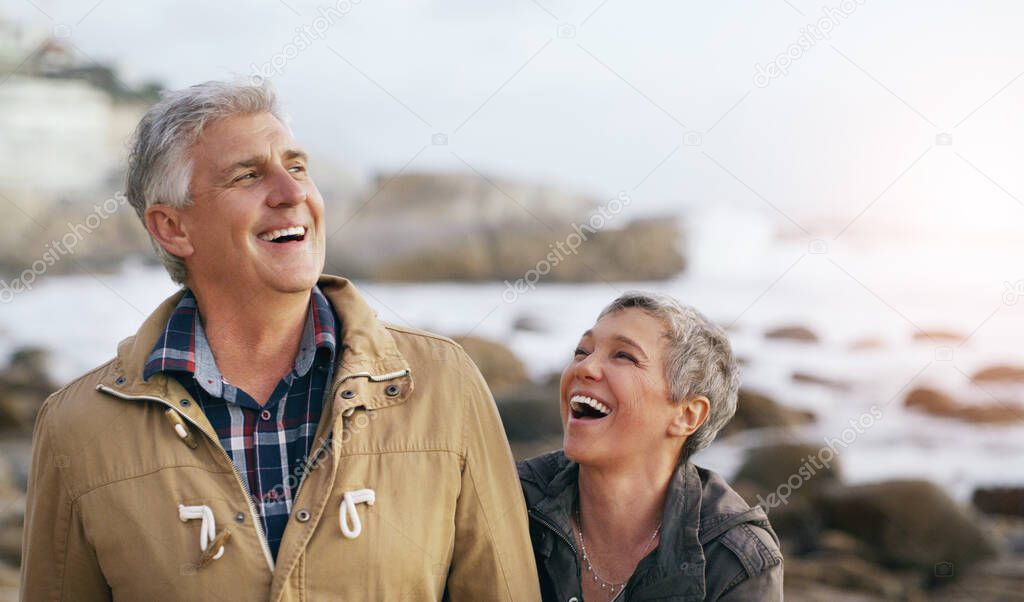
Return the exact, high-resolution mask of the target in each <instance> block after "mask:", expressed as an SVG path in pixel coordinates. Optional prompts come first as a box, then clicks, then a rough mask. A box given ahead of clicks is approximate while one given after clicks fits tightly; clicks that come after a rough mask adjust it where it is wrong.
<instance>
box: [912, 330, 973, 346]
mask: <svg viewBox="0 0 1024 602" xmlns="http://www.w3.org/2000/svg"><path fill="white" fill-rule="evenodd" d="M914 340H915V341H922V342H925V343H962V342H963V341H964V336H963V335H962V334H960V333H957V332H952V331H949V330H917V331H915V332H914Z"/></svg>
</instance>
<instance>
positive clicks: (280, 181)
mask: <svg viewBox="0 0 1024 602" xmlns="http://www.w3.org/2000/svg"><path fill="white" fill-rule="evenodd" d="M270 180H271V190H270V192H269V194H268V195H267V204H268V205H270V206H271V207H277V206H278V205H297V204H299V203H301V202H302V201H304V200H305V199H306V189H305V188H303V186H302V183H301V182H299V181H298V180H296V179H295V178H294V177H293V176H292V174H291V172H289V171H288V170H287V169H285V168H284V166H281V165H278V166H275V167H274V168H272V169H271V172H270Z"/></svg>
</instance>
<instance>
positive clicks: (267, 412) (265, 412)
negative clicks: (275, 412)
mask: <svg viewBox="0 0 1024 602" xmlns="http://www.w3.org/2000/svg"><path fill="white" fill-rule="evenodd" d="M260 418H262V419H264V420H270V410H263V412H261V413H260Z"/></svg>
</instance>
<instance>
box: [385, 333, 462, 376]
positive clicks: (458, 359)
mask: <svg viewBox="0 0 1024 602" xmlns="http://www.w3.org/2000/svg"><path fill="white" fill-rule="evenodd" d="M382 324H383V325H384V328H386V329H387V331H388V332H389V333H390V334H391V337H392V338H393V339H394V340H395V344H396V345H397V347H398V349H399V351H400V352H401V353H402V355H403V356H405V358H406V361H408V362H410V364H412V363H419V362H424V361H434V362H447V363H448V365H449V367H450V368H451V369H457V370H461V369H462V368H464V367H466V366H467V365H471V366H474V367H475V366H476V364H474V363H473V361H472V359H470V357H469V354H467V353H466V350H465V349H463V348H462V345H460V344H458V343H457V342H455V341H454V340H452V339H450V338H448V337H446V336H442V335H439V334H436V333H433V332H428V331H426V330H419V329H417V328H412V327H408V326H399V325H397V324H392V323H389V322H382ZM438 367H439V368H441V366H438Z"/></svg>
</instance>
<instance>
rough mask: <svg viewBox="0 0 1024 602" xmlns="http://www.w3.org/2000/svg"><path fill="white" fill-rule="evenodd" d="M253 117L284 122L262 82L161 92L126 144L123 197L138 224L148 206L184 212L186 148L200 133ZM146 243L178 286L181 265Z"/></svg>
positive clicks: (188, 165) (187, 170) (211, 84)
mask: <svg viewBox="0 0 1024 602" xmlns="http://www.w3.org/2000/svg"><path fill="white" fill-rule="evenodd" d="M258 113H270V114H271V115H273V116H274V117H277V119H278V120H279V121H280V122H281V123H282V124H285V123H286V122H285V118H284V115H283V114H282V113H281V108H280V106H279V104H278V102H277V95H276V94H275V93H274V90H273V88H272V87H271V85H270V84H269V82H267V81H265V80H264V81H263V82H261V83H260V84H259V85H251V84H247V83H240V82H239V83H232V82H220V81H209V82H205V83H202V84H197V85H195V86H191V87H188V88H184V89H182V90H174V91H171V92H166V93H164V95H163V97H162V98H161V99H160V101H159V102H157V103H156V104H155V105H153V106H152V107H151V108H150V109H149V110H148V111H146V114H145V115H144V116H143V117H142V120H141V121H140V122H139V125H138V127H136V128H135V133H134V134H133V135H132V139H131V142H130V154H129V156H128V173H127V176H126V180H127V181H126V184H125V194H126V196H127V197H128V202H129V203H131V205H132V207H134V208H135V212H136V213H138V214H139V218H140V219H142V220H143V225H145V217H144V215H145V212H146V208H147V207H149V206H151V205H156V204H163V205H169V206H172V207H185V206H187V205H189V204H191V203H192V198H191V196H190V195H189V183H190V181H191V179H192V167H193V163H192V157H191V149H192V146H193V145H194V144H195V143H196V141H197V140H199V136H200V135H201V134H202V133H203V128H205V127H206V126H207V125H209V124H211V123H213V122H214V121H217V120H220V119H224V118H226V117H231V116H234V115H253V114H258ZM286 127H287V125H286ZM150 239H151V240H152V236H150ZM152 242H153V247H154V248H155V249H156V253H157V256H158V257H159V258H160V261H161V262H162V263H163V264H164V267H165V268H166V269H167V273H168V274H170V275H171V279H172V280H174V281H175V282H177V283H178V284H184V283H185V278H186V276H187V275H188V274H187V272H186V270H185V262H184V261H182V259H181V258H180V257H176V256H174V255H172V254H170V253H168V252H167V251H165V250H164V248H163V247H161V246H160V245H159V244H158V243H157V242H156V241H155V240H153V241H152Z"/></svg>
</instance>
